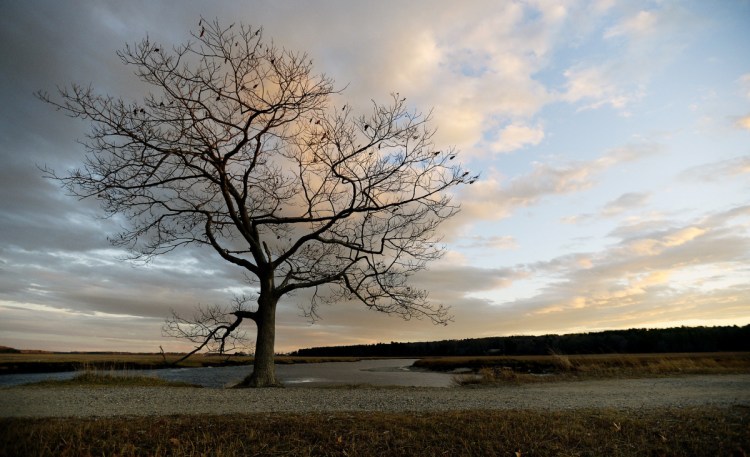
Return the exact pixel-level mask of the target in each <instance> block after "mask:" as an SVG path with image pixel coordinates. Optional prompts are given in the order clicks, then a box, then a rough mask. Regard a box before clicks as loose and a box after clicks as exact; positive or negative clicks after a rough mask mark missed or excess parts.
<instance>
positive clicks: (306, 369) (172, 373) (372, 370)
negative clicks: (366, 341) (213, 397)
mask: <svg viewBox="0 0 750 457" xmlns="http://www.w3.org/2000/svg"><path fill="white" fill-rule="evenodd" d="M415 360H416V359H379V360H360V361H358V362H325V363H301V364H293V365H276V376H277V378H278V379H279V381H281V383H282V384H284V385H285V386H286V387H318V386H335V385H363V384H364V385H373V386H416V387H448V386H449V385H450V384H451V380H452V378H453V376H452V375H451V374H446V373H436V372H431V371H423V370H419V369H415V368H412V367H411V365H412V363H414V361H415ZM250 371H251V366H250V365H245V366H233V367H215V368H165V369H159V370H126V371H118V370H114V371H111V373H113V374H124V375H148V376H157V377H159V378H162V379H166V380H168V381H183V382H189V383H192V384H199V385H202V386H204V387H213V388H221V387H230V386H232V385H234V384H237V383H238V382H240V381H241V380H242V379H243V378H244V377H245V376H247V375H248V374H249V373H250ZM107 373H110V372H109V371H107ZM75 375H76V373H75V372H64V373H32V374H11V375H2V376H0V387H7V386H15V385H21V384H28V383H32V382H38V381H43V380H48V379H71V378H73V376H75Z"/></svg>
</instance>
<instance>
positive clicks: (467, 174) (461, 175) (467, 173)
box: [461, 171, 469, 176]
mask: <svg viewBox="0 0 750 457" xmlns="http://www.w3.org/2000/svg"><path fill="white" fill-rule="evenodd" d="M468 174H469V172H468V171H467V172H466V173H464V174H462V175H461V176H466V175H468Z"/></svg>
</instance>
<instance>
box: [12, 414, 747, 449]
mask: <svg viewBox="0 0 750 457" xmlns="http://www.w3.org/2000/svg"><path fill="white" fill-rule="evenodd" d="M749 423H750V408H747V407H733V408H723V409H720V408H701V409H668V410H642V411H635V410H627V411H617V410H572V411H561V412H532V411H464V412H431V413H371V412H367V413H365V412H351V413H313V414H252V415H240V416H237V415H225V416H163V417H115V418H103V419H102V418H97V419H94V418H86V419H83V418H65V419H0V455H1V456H20V455H35V456H92V455H118V456H122V457H129V456H142V455H149V456H175V455H180V456H203V455H213V456H235V455H261V456H271V455H295V456H313V455H318V456H344V455H346V456H363V457H368V456H383V455H389V456H428V455H429V456H442V455H449V456H464V455H465V456H469V455H476V456H484V455H507V456H583V455H591V456H599V455H607V456H639V457H640V456H651V455H654V456H661V455H669V456H704V455H705V456H708V455H711V456H714V455H723V456H733V455H736V456H745V455H746V454H747V453H748V452H750V433H748V424H749Z"/></svg>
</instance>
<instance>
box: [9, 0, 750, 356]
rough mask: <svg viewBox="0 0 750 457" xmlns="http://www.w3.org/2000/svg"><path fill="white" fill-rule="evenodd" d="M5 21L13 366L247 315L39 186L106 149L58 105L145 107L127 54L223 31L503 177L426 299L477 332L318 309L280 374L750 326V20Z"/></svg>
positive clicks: (661, 4) (166, 7)
mask: <svg viewBox="0 0 750 457" xmlns="http://www.w3.org/2000/svg"><path fill="white" fill-rule="evenodd" d="M0 4H2V7H3V8H2V10H3V14H2V15H1V16H0V43H2V44H1V45H0V59H1V62H2V72H0V91H1V93H2V96H1V97H0V102H1V103H0V345H7V346H13V347H21V348H29V349H52V350H128V351H155V350H158V347H159V345H162V346H163V347H164V348H165V350H173V349H174V350H176V349H185V348H186V347H187V346H185V345H184V344H183V343H180V342H179V341H176V340H171V339H166V338H163V337H162V336H161V330H160V329H161V325H162V323H163V321H164V319H165V318H166V317H167V316H168V315H169V310H170V308H173V309H175V310H178V311H183V312H184V313H188V314H189V312H190V310H191V309H193V308H194V307H195V306H196V305H198V304H204V305H205V304H211V303H226V302H228V301H229V300H230V299H231V297H232V296H233V294H234V293H236V292H238V291H242V288H243V286H244V282H243V276H242V271H237V269H236V268H233V267H232V266H231V265H228V264H225V263H224V262H223V261H221V260H220V259H218V258H217V257H216V256H215V255H214V253H213V252H210V251H208V250H207V249H184V250H182V251H177V252H173V253H171V254H169V255H166V256H162V257H160V258H157V259H155V260H154V261H153V262H152V263H150V264H147V265H143V264H136V263H131V262H128V261H124V260H122V259H123V258H124V257H125V256H126V255H127V253H125V252H122V251H118V250H117V249H115V248H113V247H112V246H111V245H110V244H109V243H108V241H107V236H108V235H112V234H114V233H115V232H116V231H117V230H118V228H119V224H120V223H121V222H118V221H114V220H105V219H101V218H100V216H101V214H102V213H101V211H100V210H99V208H98V207H97V204H96V202H94V201H78V200H76V199H75V198H72V197H69V196H66V195H65V193H64V192H63V191H61V189H60V188H59V186H58V185H57V184H56V183H55V182H50V181H48V180H45V179H44V178H43V177H42V173H41V172H40V170H39V167H41V166H48V167H51V168H54V169H55V170H58V171H65V170H67V169H70V168H72V167H74V166H75V165H76V164H77V163H79V162H80V160H81V158H82V156H83V152H84V150H83V147H82V146H81V145H80V144H79V143H77V141H76V140H77V139H80V138H83V136H84V135H85V134H86V131H87V129H88V127H89V126H88V125H87V124H86V123H85V122H81V121H79V120H76V119H69V118H66V117H65V116H63V115H62V114H61V113H58V112H55V111H54V110H52V109H51V108H50V107H49V106H46V105H45V104H43V103H42V102H40V101H39V100H37V99H35V98H34V96H33V93H34V92H35V91H37V90H48V91H51V92H53V91H54V90H55V88H56V87H57V86H65V85H68V84H70V83H73V82H77V83H83V84H88V83H91V84H92V85H93V86H94V87H95V88H96V89H97V90H99V91H101V92H105V93H110V94H117V95H122V96H124V97H126V98H132V99H133V100H141V99H142V97H143V95H144V94H143V92H142V91H141V89H142V87H141V86H139V85H138V84H137V82H136V81H135V79H134V77H133V75H132V69H129V68H125V67H123V66H122V65H121V63H120V62H119V60H118V58H117V57H116V55H115V51H116V50H118V49H121V48H122V47H124V45H125V44H126V43H133V42H135V41H139V40H140V39H141V38H143V37H145V36H146V35H148V36H149V37H150V38H151V39H152V40H154V41H157V42H159V43H163V44H164V45H171V44H178V43H182V42H184V41H186V40H187V39H188V38H189V32H190V31H191V30H193V31H195V30H196V29H197V24H198V19H199V18H200V17H201V16H203V17H205V18H209V19H213V18H218V19H219V20H220V21H222V22H224V23H230V22H233V21H242V22H244V23H246V24H251V25H253V26H262V27H263V28H264V34H265V37H266V38H270V39H273V41H274V42H275V43H276V44H277V45H279V46H283V47H285V48H288V49H292V50H299V51H306V52H308V53H309V54H310V56H311V57H312V58H313V59H314V62H315V67H316V69H317V71H319V72H321V73H326V74H327V75H329V76H331V77H332V78H334V79H335V80H336V81H337V83H338V85H339V87H346V90H345V91H344V94H343V98H342V99H344V100H346V102H347V103H349V104H351V105H352V106H355V107H357V106H361V107H367V106H368V105H369V103H370V100H371V99H375V100H382V101H386V100H387V98H388V94H390V93H392V92H399V93H400V94H404V95H406V96H407V98H408V101H409V103H410V104H411V106H413V107H414V108H417V109H420V110H423V111H427V110H429V109H433V119H434V124H433V125H434V126H436V127H437V128H438V129H439V130H438V135H437V143H438V144H445V145H446V146H448V145H455V146H456V147H457V148H458V149H459V150H461V157H462V162H463V164H464V166H466V167H467V168H469V169H471V170H476V171H481V173H482V178H481V180H480V181H478V182H477V183H476V184H474V185H472V186H466V187H465V188H464V189H461V191H460V193H459V194H457V195H456V198H457V200H458V201H460V202H461V204H462V212H461V213H460V214H459V215H458V216H456V217H455V218H454V219H452V220H451V221H450V222H449V223H448V224H446V225H445V227H444V234H445V238H444V241H445V243H446V247H447V250H448V252H447V254H446V256H445V257H444V258H443V259H441V260H440V261H438V262H437V263H434V264H433V265H432V266H431V268H430V270H429V271H426V272H424V274H421V275H420V276H419V277H418V278H415V283H416V285H418V286H420V287H424V288H426V289H428V290H429V291H430V297H431V298H432V300H433V301H435V302H438V303H444V304H447V305H450V306H452V314H453V315H454V322H453V323H451V324H450V325H448V326H446V327H443V326H433V325H432V324H430V323H429V322H421V321H416V322H415V321H412V322H404V321H401V320H400V319H398V318H395V317H389V316H384V315H380V314H377V313H375V312H371V311H368V310H366V309H364V307H362V306H351V305H348V304H344V303H342V304H338V305H331V306H326V307H324V308H323V309H322V310H321V313H320V314H321V317H322V320H320V321H317V322H315V323H310V322H309V321H307V320H306V319H305V318H304V317H302V316H301V311H300V309H299V307H298V302H297V301H298V300H304V296H303V295H300V296H296V297H290V298H288V299H286V300H285V301H284V302H283V303H282V305H281V308H280V310H279V317H278V334H277V350H279V351H287V350H293V349H296V348H299V347H309V346H320V345H334V344H355V343H373V342H379V341H385V342H388V341H420V340H422V341H423V340H439V339H451V338H471V337H483V336H495V335H509V334H542V333H568V332H581V331H596V330H602V329H619V328H632V327H664V326H675V325H727V324H738V325H744V324H748V323H750V52H748V44H749V43H750V2H748V1H746V0H745V1H741V0H727V1H722V2H705V1H700V0H699V1H670V0H663V1H662V0H655V1H636V0H622V1H617V0H599V1H597V0H592V1H576V0H571V1H552V0H550V1H547V0H530V1H525V2H517V1H501V0H492V1H473V2H456V1H430V2H427V1H406V2H405V1H385V0H380V1H377V2H369V1H368V2H365V1H362V2H343V1H317V2H306V1H305V2H303V1H297V2H294V1H286V2H275V1H245V2H226V3H215V2H210V3H209V2H150V1H149V2H146V1H143V2H136V1H133V2H119V1H117V2H116V1H111V2H101V1H100V2H93V1H90V2H86V1H48V2H42V1H2V2H0ZM296 300H297V301H296ZM249 330H252V331H254V329H249Z"/></svg>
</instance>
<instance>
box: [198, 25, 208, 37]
mask: <svg viewBox="0 0 750 457" xmlns="http://www.w3.org/2000/svg"><path fill="white" fill-rule="evenodd" d="M204 33H206V29H204V28H203V27H201V35H200V37H199V38H203V34H204Z"/></svg>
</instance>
